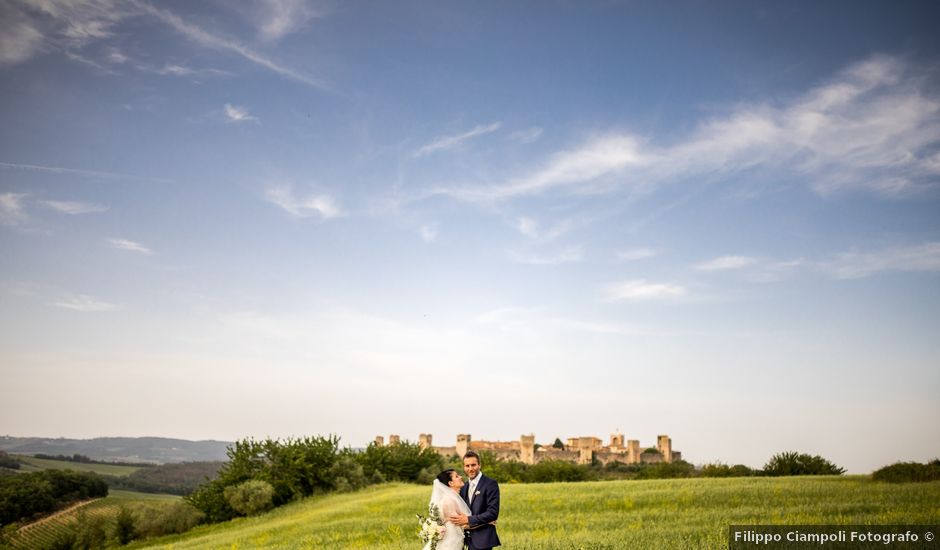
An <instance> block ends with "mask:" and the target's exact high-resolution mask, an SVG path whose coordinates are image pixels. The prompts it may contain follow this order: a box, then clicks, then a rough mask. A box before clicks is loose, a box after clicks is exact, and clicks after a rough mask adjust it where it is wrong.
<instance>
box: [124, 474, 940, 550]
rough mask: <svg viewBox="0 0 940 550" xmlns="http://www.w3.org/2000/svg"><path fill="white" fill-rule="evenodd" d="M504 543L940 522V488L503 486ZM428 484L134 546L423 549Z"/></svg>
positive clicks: (517, 545) (841, 483)
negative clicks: (752, 527) (750, 527)
mask: <svg viewBox="0 0 940 550" xmlns="http://www.w3.org/2000/svg"><path fill="white" fill-rule="evenodd" d="M501 489H502V500H503V502H502V511H501V514H500V520H499V534H500V538H501V539H502V540H503V543H504V544H505V545H507V546H508V547H511V548H514V549H526V550H544V549H550V548H552V549H553V548H590V549H594V550H600V549H614V548H625V547H628V548H655V547H664V546H666V547H682V548H720V547H723V546H726V537H727V527H728V525H729V524H753V523H786V524H821V523H834V524H899V523H921V524H937V523H940V504H938V503H940V482H932V483H919V484H897V485H895V484H887V483H876V482H873V481H871V480H870V479H869V478H868V477H867V476H839V477H792V478H731V479H714V478H712V479H703V478H698V479H682V480H651V481H608V482H592V483H573V484H564V483H552V484H532V485H503V486H502V487H501ZM429 495H430V490H429V488H428V487H423V486H416V485H404V484H386V485H381V486H377V487H372V488H369V489H366V490H363V491H360V492H357V493H350V494H340V495H329V496H325V497H315V498H309V499H307V500H304V501H301V502H297V503H294V504H291V505H288V506H284V507H282V508H279V509H277V510H274V511H272V512H269V513H267V514H264V515H261V516H258V517H254V518H242V519H238V520H235V521H231V522H227V523H223V524H217V525H210V526H203V527H199V528H197V529H195V530H193V531H190V532H188V533H186V534H184V535H179V536H174V537H165V538H162V539H154V540H151V541H145V542H141V543H137V544H136V545H134V546H132V547H133V548H154V549H163V550H185V549H191V548H192V549H195V548H199V549H203V548H225V549H247V548H272V547H276V548H282V549H301V548H369V549H375V550H391V549H406V548H407V549H416V548H420V546H421V545H420V544H419V541H418V539H417V537H416V536H415V533H416V526H417V523H416V520H415V517H414V514H416V513H424V512H425V511H426V506H427V499H428V497H429Z"/></svg>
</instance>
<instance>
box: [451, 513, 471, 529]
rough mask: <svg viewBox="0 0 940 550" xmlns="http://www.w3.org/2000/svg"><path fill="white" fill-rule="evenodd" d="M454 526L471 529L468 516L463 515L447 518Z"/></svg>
mask: <svg viewBox="0 0 940 550" xmlns="http://www.w3.org/2000/svg"><path fill="white" fill-rule="evenodd" d="M447 519H448V520H449V521H450V522H451V523H453V524H454V525H459V526H461V527H469V526H470V522H469V521H468V520H467V516H465V515H463V514H453V515H451V516H450V517H449V518H447Z"/></svg>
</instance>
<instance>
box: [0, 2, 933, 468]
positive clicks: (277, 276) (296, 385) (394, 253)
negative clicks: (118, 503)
mask: <svg viewBox="0 0 940 550" xmlns="http://www.w3.org/2000/svg"><path fill="white" fill-rule="evenodd" d="M0 17H2V20H3V24H2V27H0V74H2V78H0V117H2V120H3V121H4V123H3V125H2V130H0V254H2V258H3V261H2V262H0V304H2V307H0V365H2V376H3V380H4V383H3V385H2V389H0V433H5V434H10V435H20V436H25V435H40V436H65V437H94V436H104V435H162V436H173V437H185V438H192V439H201V438H219V439H235V438H241V437H245V436H259V437H260V436H266V435H271V436H289V435H301V434H309V433H336V434H339V435H340V436H341V437H343V440H344V441H345V442H346V443H349V444H352V445H363V444H365V443H366V442H367V441H369V440H371V438H372V437H374V435H376V434H384V435H388V434H390V433H398V434H401V435H402V436H403V437H405V438H409V439H416V438H417V434H418V433H422V432H430V433H433V434H434V436H435V440H436V442H441V443H449V442H451V441H453V438H454V436H455V434H457V433H471V434H473V435H474V436H475V437H477V438H486V439H514V438H517V437H518V436H519V435H520V434H523V433H530V432H534V433H535V435H536V439H537V441H540V442H542V441H545V442H551V441H552V440H554V438H555V437H562V438H564V437H569V436H577V435H598V436H601V437H603V438H605V439H606V438H607V436H608V435H609V434H610V433H613V432H616V431H618V430H619V431H621V432H623V433H625V434H626V435H627V436H629V437H630V438H638V439H640V440H641V442H642V444H644V445H651V444H652V443H653V442H654V441H655V436H656V435H657V434H660V433H666V434H669V435H670V436H671V437H672V438H673V442H674V446H675V447H676V448H677V449H679V450H682V451H683V452H684V453H685V455H686V457H687V458H688V459H690V460H691V461H693V462H696V463H704V462H709V461H714V460H721V461H724V462H729V463H738V462H742V463H746V464H750V465H752V466H760V465H762V464H763V463H764V462H765V461H766V460H767V458H769V457H770V456H771V455H772V454H773V453H775V452H779V451H784V450H798V451H803V452H811V453H813V454H822V455H824V456H826V457H827V458H830V459H832V460H834V461H835V462H837V463H839V464H841V465H844V466H846V467H848V468H849V469H850V471H854V472H866V471H871V470H872V469H874V468H877V467H878V466H881V465H883V464H886V463H890V462H893V461H896V460H926V459H930V458H933V457H936V456H937V455H940V447H938V444H937V442H938V441H940V430H938V428H937V425H938V423H937V422H936V419H937V418H938V417H940V405H938V401H937V399H936V395H937V391H938V390H940V369H938V366H940V364H938V363H940V338H938V336H940V330H938V328H940V325H938V320H940V319H938V314H937V312H938V311H940V216H938V213H940V210H938V206H940V190H938V187H940V185H938V184H940V87H938V82H940V80H938V62H940V37H938V36H937V33H935V32H932V30H933V29H932V28H931V27H932V26H933V23H934V22H935V21H936V20H937V8H936V6H934V5H933V4H932V3H930V2H895V3H885V2H828V3H824V4H821V5H820V4H818V3H809V2H800V3H787V4H786V5H784V4H780V3H773V2H739V3H731V2H729V3H722V4H721V5H714V4H710V3H699V2H684V3H673V4H669V5H661V4H660V3H652V2H647V3H639V2H598V3H570V4H569V3H563V2H559V3H545V2H540V3H510V4H507V3H496V2H493V3H451V2H427V3H403V2H395V3H341V2H335V3H317V2H304V1H301V0H266V1H259V2H215V1H206V2H200V3H191V2H159V3H148V2H144V1H143V0H133V1H130V2H117V1H115V0H44V1H41V2H40V1H33V2H21V1H18V0H9V1H6V2H3V3H2V4H0Z"/></svg>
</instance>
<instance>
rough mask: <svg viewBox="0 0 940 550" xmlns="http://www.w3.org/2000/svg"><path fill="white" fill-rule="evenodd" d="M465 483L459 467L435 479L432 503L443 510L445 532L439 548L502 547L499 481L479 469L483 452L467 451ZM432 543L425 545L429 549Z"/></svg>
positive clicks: (482, 548)
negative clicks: (500, 542) (500, 545)
mask: <svg viewBox="0 0 940 550" xmlns="http://www.w3.org/2000/svg"><path fill="white" fill-rule="evenodd" d="M463 470H464V472H466V474H467V477H468V478H469V480H468V481H467V482H466V483H464V480H463V478H462V477H460V474H458V473H457V471H456V470H444V471H443V472H441V473H440V474H438V476H437V479H435V480H434V481H433V482H432V485H433V488H432V489H431V504H434V505H436V506H437V507H438V509H439V510H440V511H441V518H442V519H444V520H445V523H444V533H443V535H442V537H441V539H440V540H439V541H438V542H437V550H462V549H463V548H464V546H465V545H466V547H467V548H469V549H470V550H486V549H487V548H493V547H494V546H499V537H498V536H496V518H497V517H499V484H498V483H496V480H495V479H492V478H489V477H486V476H485V475H483V472H481V471H480V455H478V454H477V453H475V452H473V451H467V454H465V455H464V456H463ZM429 547H430V543H428V546H425V548H429Z"/></svg>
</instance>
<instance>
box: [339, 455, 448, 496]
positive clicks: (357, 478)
mask: <svg viewBox="0 0 940 550" xmlns="http://www.w3.org/2000/svg"><path fill="white" fill-rule="evenodd" d="M330 477H331V478H332V479H333V488H334V489H335V490H336V491H339V492H341V493H345V492H348V491H357V490H359V489H362V488H363V487H365V486H366V485H368V484H369V480H368V479H367V478H366V474H365V470H363V468H362V465H360V464H359V463H358V462H356V457H355V456H354V455H353V454H352V451H344V452H343V453H342V454H341V456H340V458H339V459H338V460H337V461H336V463H335V464H333V468H331V470H330ZM428 483H431V481H430V480H428Z"/></svg>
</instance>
